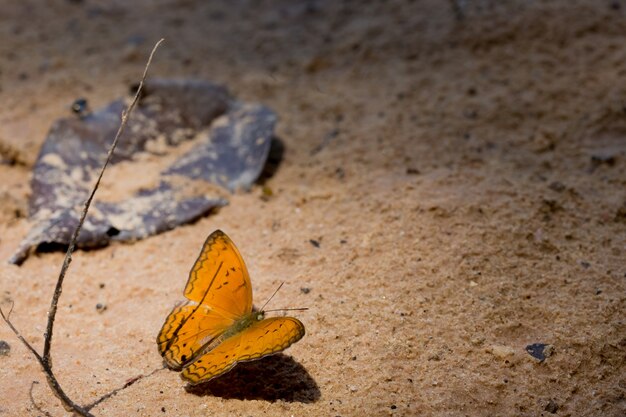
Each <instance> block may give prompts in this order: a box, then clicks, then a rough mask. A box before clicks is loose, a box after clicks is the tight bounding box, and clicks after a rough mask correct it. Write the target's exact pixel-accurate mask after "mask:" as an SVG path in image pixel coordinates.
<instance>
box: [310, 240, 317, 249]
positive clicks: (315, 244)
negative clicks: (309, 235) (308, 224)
mask: <svg viewBox="0 0 626 417" xmlns="http://www.w3.org/2000/svg"><path fill="white" fill-rule="evenodd" d="M309 243H311V245H313V246H315V247H316V248H319V247H320V242H318V241H317V240H315V239H309Z"/></svg>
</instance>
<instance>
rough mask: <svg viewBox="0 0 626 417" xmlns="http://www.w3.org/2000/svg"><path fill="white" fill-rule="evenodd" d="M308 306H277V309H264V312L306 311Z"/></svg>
mask: <svg viewBox="0 0 626 417" xmlns="http://www.w3.org/2000/svg"><path fill="white" fill-rule="evenodd" d="M308 309H309V308H308V307H299V308H277V309H276V310H264V311H263V312H264V313H269V312H270V311H306V310H308Z"/></svg>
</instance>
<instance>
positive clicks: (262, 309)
mask: <svg viewBox="0 0 626 417" xmlns="http://www.w3.org/2000/svg"><path fill="white" fill-rule="evenodd" d="M284 283H285V281H283V282H281V283H280V285H279V286H278V288H276V291H274V294H272V296H271V297H270V298H269V300H267V301H266V302H265V304H263V307H261V310H260V311H265V310H264V308H265V306H266V305H267V303H269V302H270V301H272V298H274V296H275V295H276V293H277V292H278V290H280V289H281V288H282V286H283V284H284Z"/></svg>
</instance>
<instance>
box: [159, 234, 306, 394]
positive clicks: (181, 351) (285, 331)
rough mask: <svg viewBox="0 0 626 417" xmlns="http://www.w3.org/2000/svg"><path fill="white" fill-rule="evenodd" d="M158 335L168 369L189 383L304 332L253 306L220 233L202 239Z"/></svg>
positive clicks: (237, 259) (235, 254)
mask: <svg viewBox="0 0 626 417" xmlns="http://www.w3.org/2000/svg"><path fill="white" fill-rule="evenodd" d="M184 294H185V297H186V298H187V299H188V300H189V301H186V302H185V303H183V304H181V305H179V306H177V307H175V308H174V309H173V310H172V312H171V313H170V314H169V315H168V316H167V318H166V319H165V323H164V324H163V327H162V328H161V331H160V332H159V336H158V337H157V344H158V347H159V353H161V356H163V359H164V362H165V364H166V365H167V367H168V368H170V369H173V370H175V371H181V370H182V373H181V377H182V378H183V379H186V380H187V381H189V382H190V383H192V384H197V383H199V382H204V381H208V380H210V379H212V378H215V377H216V376H219V375H222V374H224V373H226V372H228V371H229V370H231V369H232V368H233V367H234V366H235V365H236V364H237V363H238V362H245V361H251V360H255V359H259V358H262V357H264V356H267V355H271V354H273V353H277V352H280V351H282V350H284V349H287V347H289V346H290V345H291V344H293V343H295V342H297V341H298V340H300V339H301V338H302V336H304V326H303V325H302V323H300V321H299V320H297V319H295V318H293V317H272V318H267V319H266V318H265V313H264V312H263V311H253V310H252V284H251V283H250V276H249V275H248V270H247V269H246V265H245V264H244V263H243V259H242V258H241V255H240V254H239V251H238V250H237V248H236V247H235V245H234V243H233V242H232V241H231V240H230V238H229V237H228V236H226V234H224V232H222V231H221V230H216V231H215V232H213V233H211V235H210V236H209V237H208V238H207V240H206V242H204V246H203V247H202V251H201V252H200V256H198V259H197V260H196V263H195V264H194V266H193V268H192V270H191V272H190V273H189V280H188V281H187V286H186V287H185V292H184Z"/></svg>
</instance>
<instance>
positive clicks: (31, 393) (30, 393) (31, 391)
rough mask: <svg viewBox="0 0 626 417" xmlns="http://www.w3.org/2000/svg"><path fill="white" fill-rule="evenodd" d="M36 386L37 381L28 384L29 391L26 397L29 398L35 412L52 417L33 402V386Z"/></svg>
mask: <svg viewBox="0 0 626 417" xmlns="http://www.w3.org/2000/svg"><path fill="white" fill-rule="evenodd" d="M37 384H39V382H38V381H33V383H32V384H30V390H29V391H28V396H29V397H30V402H31V403H32V404H33V407H34V408H35V410H37V411H39V412H40V413H41V414H43V415H45V416H46V417H52V414H50V413H49V412H47V411H46V410H44V409H42V408H41V407H40V406H38V405H37V403H36V402H35V397H33V389H34V388H35V385H37Z"/></svg>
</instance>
